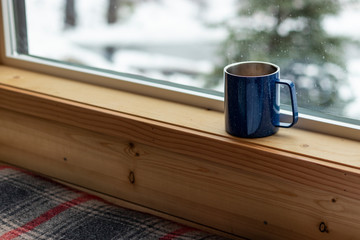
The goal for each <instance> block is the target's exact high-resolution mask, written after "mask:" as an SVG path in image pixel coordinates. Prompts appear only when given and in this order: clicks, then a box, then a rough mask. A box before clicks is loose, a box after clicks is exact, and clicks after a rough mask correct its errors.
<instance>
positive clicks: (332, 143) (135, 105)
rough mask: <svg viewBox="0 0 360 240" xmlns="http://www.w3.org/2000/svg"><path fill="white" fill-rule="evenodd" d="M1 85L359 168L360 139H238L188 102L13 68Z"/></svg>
mask: <svg viewBox="0 0 360 240" xmlns="http://www.w3.org/2000/svg"><path fill="white" fill-rule="evenodd" d="M0 76H1V78H0V83H1V84H2V85H3V86H9V87H15V88H18V89H23V90H28V91H31V92H33V93H35V92H36V93H40V94H45V95H47V96H52V97H55V98H61V99H67V100H71V101H75V102H77V103H83V104H85V105H88V106H93V107H96V108H102V109H104V110H110V111H113V112H119V113H125V114H127V115H131V116H136V117H139V118H145V119H150V120H154V121H156V122H161V123H167V124H170V125H173V126H179V127H182V128H187V129H192V130H195V131H197V132H199V131H201V132H204V133H207V134H211V135H216V136H220V137H222V138H224V139H227V140H228V141H237V142H241V143H245V144H252V145H257V146H261V147H266V148H272V149H275V150H281V151H286V152H291V153H295V154H301V155H303V156H307V157H311V158H317V159H322V160H324V161H332V162H335V163H341V164H344V165H349V166H355V167H357V168H359V167H360V161H359V159H360V143H359V142H358V141H352V140H347V139H342V138H338V137H333V136H328V135H324V134H319V133H315V132H307V131H303V130H299V129H294V128H291V129H280V131H279V133H278V134H276V135H274V136H271V137H267V138H260V139H255V140H254V139H237V138H234V137H231V136H229V135H228V134H227V133H226V132H225V130H224V116H223V114H222V113H220V112H215V111H208V110H206V109H200V108H196V107H192V106H188V105H183V104H179V103H173V102H169V101H164V100H160V99H154V98H150V97H146V96H141V95H136V94H132V93H128V92H123V91H119V90H115V89H108V88H105V87H100V86H96V85H91V84H86V83H82V82H76V81H71V80H68V79H64V78H58V77H53V76H49V75H46V74H39V73H35V72H31V71H25V70H20V69H17V68H12V67H7V66H0Z"/></svg>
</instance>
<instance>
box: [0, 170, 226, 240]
mask: <svg viewBox="0 0 360 240" xmlns="http://www.w3.org/2000/svg"><path fill="white" fill-rule="evenodd" d="M8 239H209V240H210V239H219V240H220V239H224V238H222V237H219V236H214V235H211V234H208V233H205V232H202V231H199V230H196V229H194V228H190V227H186V226H183V225H180V224H177V223H174V222H171V221H167V220H164V219H162V218H159V217H155V216H152V215H149V214H145V213H141V212H137V211H133V210H129V209H125V208H121V207H118V206H115V205H112V204H109V203H107V202H105V201H103V200H102V199H99V198H97V197H95V196H92V195H89V194H86V193H83V192H80V191H77V190H73V189H70V188H68V187H65V186H63V185H60V184H58V183H55V182H53V181H50V180H47V179H44V178H42V177H40V176H36V175H33V174H31V173H28V172H24V171H22V170H19V169H15V168H11V167H7V166H0V240H8Z"/></svg>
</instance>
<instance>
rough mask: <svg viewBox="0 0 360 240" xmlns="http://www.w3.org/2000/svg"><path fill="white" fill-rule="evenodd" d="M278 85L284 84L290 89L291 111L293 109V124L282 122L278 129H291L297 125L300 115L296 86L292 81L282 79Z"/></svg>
mask: <svg viewBox="0 0 360 240" xmlns="http://www.w3.org/2000/svg"><path fill="white" fill-rule="evenodd" d="M276 84H283V85H286V86H288V87H289V90H290V98H291V109H292V122H291V123H285V122H280V123H279V125H278V126H277V127H283V128H290V127H292V126H294V124H295V123H297V121H298V115H299V113H298V106H297V100H296V90H295V84H294V83H293V82H292V81H290V80H284V79H280V80H279V81H278V82H276Z"/></svg>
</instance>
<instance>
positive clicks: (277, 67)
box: [224, 61, 280, 78]
mask: <svg viewBox="0 0 360 240" xmlns="http://www.w3.org/2000/svg"><path fill="white" fill-rule="evenodd" d="M249 63H260V64H264V65H271V66H273V67H275V68H276V71H274V72H272V73H269V74H263V75H256V76H247V75H238V74H233V73H230V72H229V71H228V69H229V68H231V67H233V66H237V65H242V64H249ZM279 71H280V67H279V66H278V65H276V64H273V63H270V62H263V61H244V62H235V63H231V64H229V65H227V66H225V67H224V72H225V73H226V74H229V75H231V76H235V77H253V78H256V77H266V76H271V75H273V74H276V73H278V72H279Z"/></svg>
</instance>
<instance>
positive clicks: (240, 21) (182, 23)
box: [27, 0, 360, 119]
mask: <svg viewBox="0 0 360 240" xmlns="http://www.w3.org/2000/svg"><path fill="white" fill-rule="evenodd" d="M43 2H44V1H41V0H27V5H29V4H32V5H33V8H35V7H34V6H35V5H41V3H43ZM81 2H83V3H81ZM84 2H87V3H88V5H91V4H93V5H94V6H95V5H96V6H97V8H101V9H102V10H101V11H99V10H98V11H97V12H96V11H93V12H92V13H89V14H84V11H86V10H85V9H84V8H85V7H84V6H85V5H84V4H86V3H84ZM95 2H97V3H95ZM170 2H173V3H171V4H172V5H171V4H170ZM175 2H177V3H175ZM48 4H49V3H48ZM81 4H82V5H81ZM82 6H83V7H82ZM27 7H28V6H27ZM57 9H62V10H61V14H60V15H61V18H62V20H61V27H58V29H59V30H58V34H59V35H60V34H61V36H62V37H63V38H68V39H69V40H68V42H70V43H71V44H73V45H77V46H80V47H81V48H82V49H87V50H89V49H92V50H93V51H95V52H97V53H99V54H100V55H101V56H102V58H103V60H96V61H95V60H94V61H93V63H91V61H89V59H91V57H90V58H87V59H81V58H80V57H79V55H71V54H67V55H66V56H65V55H64V53H63V52H62V53H61V54H62V56H58V58H61V59H60V60H63V61H69V62H72V63H78V64H82V65H95V66H96V67H100V68H107V69H111V70H116V71H119V72H130V73H134V74H138V75H145V76H149V77H152V78H157V79H161V80H168V81H172V82H175V83H180V84H185V85H191V86H196V87H200V88H208V89H214V90H218V91H223V79H222V76H223V68H224V66H225V65H227V64H229V63H233V62H238V61H248V60H258V61H268V62H272V63H275V64H277V65H279V66H280V68H281V77H282V78H284V79H290V80H293V81H294V82H295V85H296V88H297V96H298V102H299V106H301V107H303V108H307V109H311V110H315V111H320V112H323V113H329V114H333V115H340V116H341V115H343V116H346V117H351V118H357V119H360V110H356V109H360V105H359V104H360V96H359V92H360V89H359V88H358V89H356V87H354V86H357V87H360V84H359V82H360V79H359V78H360V73H359V71H357V73H358V75H357V76H356V77H358V78H357V79H356V80H354V76H350V75H349V69H348V67H349V66H352V68H354V67H353V66H354V64H359V63H360V61H353V64H349V59H348V58H353V59H356V58H358V57H360V50H359V49H360V48H359V46H360V45H359V39H360V36H359V35H356V34H355V35H354V36H353V35H351V34H350V35H349V34H341V32H342V29H337V30H338V33H335V34H334V31H333V32H331V31H328V29H326V26H330V27H328V28H330V29H335V32H336V31H337V30H336V28H334V27H333V28H331V25H332V23H334V21H338V19H340V18H339V17H340V16H343V15H344V14H343V12H344V10H349V9H358V10H360V5H359V1H358V0H327V1H323V0H293V1H287V0H268V1H264V0H217V1H216V0H212V1H210V0H181V1H169V0H102V1H89V0H88V1H86V0H61V1H60V0H59V1H58V5H57ZM144 9H147V10H144ZM159 9H163V10H162V12H161V11H160V10H159ZM146 11H147V12H146ZM99 12H101V13H102V16H101V17H99V16H98V17H97V19H100V18H102V21H103V23H102V24H98V25H96V26H93V27H92V26H88V27H87V28H86V27H84V26H86V21H88V22H92V21H94V20H91V19H92V18H96V16H95V15H96V14H97V15H99ZM28 13H29V14H31V11H30V10H29V11H28ZM145 13H146V14H145ZM60 15H59V17H60ZM59 17H58V19H59ZM329 19H330V20H329ZM326 23H327V25H326ZM88 25H90V24H88ZM348 25H349V26H348ZM350 25H352V26H350ZM356 25H359V24H358V23H356V21H355V20H354V21H353V22H348V24H346V25H343V26H340V27H341V28H342V27H344V28H347V29H348V28H349V27H352V29H353V31H354V32H356V31H357V32H358V26H356ZM126 26H127V27H128V28H127V27H126ZM337 28H339V26H338V27H337ZM84 29H85V30H84ZM86 29H87V31H86ZM90 31H92V32H90ZM141 31H143V34H141ZM29 32H30V30H29ZM33 32H34V33H35V32H40V30H33ZM348 32H349V31H348ZM350 32H351V31H350ZM30 34H31V32H30ZM43 36H44V34H43ZM34 42H35V41H34ZM37 49H39V48H38V47H36V46H34V47H33V51H32V54H33V55H45V52H42V51H41V50H39V51H37ZM69 52H74V51H73V50H70V51H69ZM75 52H76V51H75ZM61 54H60V55H61ZM55 57H57V56H55ZM55 57H54V58H55ZM106 62H108V63H110V64H108V65H107V64H106ZM125 62H128V63H127V65H126V63H125ZM356 68H357V69H360V65H359V67H356ZM349 78H352V80H351V81H350V82H349ZM284 92H286V91H284ZM284 94H285V93H284ZM282 99H287V98H286V97H283V98H282ZM284 103H286V102H284ZM349 106H351V107H350V108H349ZM349 109H350V110H349ZM354 109H355V110H354ZM349 113H350V114H349Z"/></svg>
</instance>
